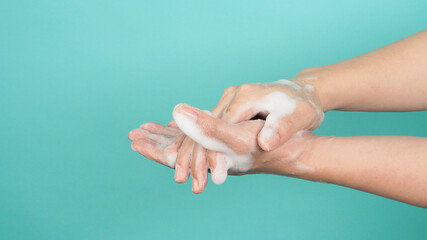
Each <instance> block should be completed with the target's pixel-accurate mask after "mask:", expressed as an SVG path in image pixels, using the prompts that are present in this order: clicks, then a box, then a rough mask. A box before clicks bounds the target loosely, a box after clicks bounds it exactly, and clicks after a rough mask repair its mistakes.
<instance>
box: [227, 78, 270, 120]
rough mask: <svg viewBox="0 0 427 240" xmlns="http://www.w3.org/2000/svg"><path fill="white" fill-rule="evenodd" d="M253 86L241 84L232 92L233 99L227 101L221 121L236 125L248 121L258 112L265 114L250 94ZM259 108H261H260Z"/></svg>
mask: <svg viewBox="0 0 427 240" xmlns="http://www.w3.org/2000/svg"><path fill="white" fill-rule="evenodd" d="M254 89H258V88H257V87H254V86H253V84H243V85H242V86H240V87H239V88H237V89H236V90H235V91H234V94H233V98H232V99H231V100H230V101H229V104H228V105H227V107H226V109H224V110H223V114H222V115H221V119H223V120H224V121H227V122H231V123H238V122H242V121H245V120H250V119H251V118H253V117H254V116H256V115H257V114H258V113H259V112H265V111H264V110H265V109H264V108H262V107H263V106H262V105H261V104H259V103H257V102H256V101H255V100H256V99H255V98H256V95H254V94H253V93H252V92H253V91H254ZM260 107H261V108H260Z"/></svg>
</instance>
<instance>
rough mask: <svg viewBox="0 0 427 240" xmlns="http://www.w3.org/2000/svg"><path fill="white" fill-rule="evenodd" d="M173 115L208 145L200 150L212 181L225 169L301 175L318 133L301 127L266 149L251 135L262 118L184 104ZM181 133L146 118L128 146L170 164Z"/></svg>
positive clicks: (220, 179)
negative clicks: (219, 114)
mask: <svg viewBox="0 0 427 240" xmlns="http://www.w3.org/2000/svg"><path fill="white" fill-rule="evenodd" d="M193 116H196V118H194V117H193ZM174 117H175V118H176V121H177V124H178V126H182V127H183V130H184V132H185V133H186V134H188V136H191V137H192V138H193V139H194V140H196V141H197V142H198V143H200V144H201V145H202V146H203V147H204V148H207V149H209V150H206V151H205V155H206V156H207V160H208V162H209V168H210V169H211V173H212V180H213V181H214V182H215V183H222V182H224V181H225V178H226V177H227V172H228V173H229V174H231V175H243V174H254V173H269V174H279V175H286V176H303V174H304V173H310V172H311V171H313V169H312V168H310V167H308V166H305V165H304V162H305V159H306V158H307V157H308V153H309V152H310V151H309V149H310V146H311V142H312V141H313V140H315V139H316V138H318V136H316V135H313V134H311V133H310V132H307V131H301V132H299V133H298V134H296V135H295V136H293V137H292V138H291V139H290V140H289V141H288V142H286V143H285V144H283V145H282V146H280V147H279V148H277V149H275V150H272V151H270V152H265V151H263V150H262V149H261V148H259V146H258V144H257V142H256V135H257V133H258V132H259V130H260V129H261V128H262V127H263V125H264V123H265V121H263V120H252V121H245V122H242V123H239V124H230V123H227V122H225V121H223V120H220V119H218V118H216V117H214V116H212V115H211V114H209V113H206V112H204V111H201V110H199V109H197V108H194V107H191V106H189V105H179V106H177V107H176V109H175V111H174ZM189 126H190V127H189ZM183 136H185V135H183V134H182V133H181V132H180V131H179V130H178V129H175V128H171V127H166V126H162V125H160V124H157V123H145V124H143V125H142V126H141V128H140V129H135V130H132V131H131V132H130V133H129V139H130V140H131V141H133V143H132V149H133V150H135V151H137V152H139V153H141V154H142V155H144V156H145V157H147V158H150V159H152V160H154V161H156V162H158V163H161V164H163V165H165V166H168V167H173V162H172V163H171V162H170V161H169V160H168V159H170V157H168V155H172V156H173V155H174V154H177V152H178V148H179V144H177V143H179V142H182V137H183ZM172 159H173V158H172ZM206 170H207V169H205V171H206ZM194 181H196V182H197V179H194Z"/></svg>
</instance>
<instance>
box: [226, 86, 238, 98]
mask: <svg viewBox="0 0 427 240" xmlns="http://www.w3.org/2000/svg"><path fill="white" fill-rule="evenodd" d="M236 89H237V87H236V86H229V87H227V88H226V89H225V90H224V93H223V95H224V96H228V95H230V94H232V93H233V92H234V91H236Z"/></svg>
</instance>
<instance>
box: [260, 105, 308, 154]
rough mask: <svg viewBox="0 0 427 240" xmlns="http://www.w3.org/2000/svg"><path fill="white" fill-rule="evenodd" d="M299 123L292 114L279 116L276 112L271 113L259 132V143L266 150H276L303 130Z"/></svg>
mask: <svg viewBox="0 0 427 240" xmlns="http://www.w3.org/2000/svg"><path fill="white" fill-rule="evenodd" d="M299 125H300V124H298V121H295V119H294V116H292V115H291V116H285V117H282V118H277V117H276V116H275V115H274V113H271V114H269V115H268V116H267V118H266V121H265V124H264V127H263V128H262V129H261V131H260V132H259V134H258V145H259V146H260V147H261V148H262V149H263V150H264V151H271V150H274V149H276V148H277V147H279V146H280V145H282V144H283V143H285V142H286V141H288V140H289V139H290V138H291V137H292V136H293V135H294V134H295V133H296V132H298V131H299V130H301V126H299Z"/></svg>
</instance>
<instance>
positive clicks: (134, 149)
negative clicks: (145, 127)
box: [130, 142, 137, 152]
mask: <svg viewBox="0 0 427 240" xmlns="http://www.w3.org/2000/svg"><path fill="white" fill-rule="evenodd" d="M134 143H135V142H133V143H132V144H131V145H130V147H131V148H132V150H133V151H135V152H136V151H137V150H136V147H135V144H134Z"/></svg>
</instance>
